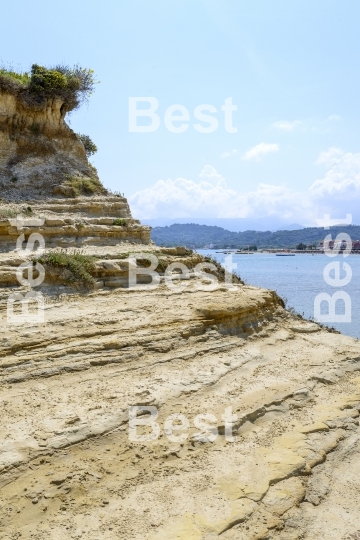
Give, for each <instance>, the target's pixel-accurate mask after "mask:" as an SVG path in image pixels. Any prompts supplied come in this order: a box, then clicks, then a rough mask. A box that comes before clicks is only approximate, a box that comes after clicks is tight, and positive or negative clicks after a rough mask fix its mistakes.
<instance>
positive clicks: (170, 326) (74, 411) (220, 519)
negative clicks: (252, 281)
mask: <svg viewBox="0 0 360 540" xmlns="http://www.w3.org/2000/svg"><path fill="white" fill-rule="evenodd" d="M5 315H6V314H5V312H2V318H3V320H2V326H3V329H4V330H3V333H2V338H1V341H0V351H1V357H0V358H1V359H0V401H1V405H2V422H1V428H0V429H1V439H0V441H1V442H0V471H1V474H0V482H1V491H0V508H1V509H0V537H1V538H4V539H15V538H21V539H24V538H34V539H37V540H38V539H39V540H42V539H44V540H45V539H46V540H48V539H54V540H58V539H59V538H61V539H62V538H64V539H67V538H69V539H70V538H88V539H91V540H92V539H94V540H95V539H114V540H115V539H119V538H124V539H139V540H140V539H148V540H160V539H161V540H162V539H164V540H165V539H166V540H171V539H174V540H175V539H179V540H180V539H182V540H200V539H204V540H210V539H213V538H217V537H219V536H221V538H223V539H224V540H228V539H229V540H230V539H234V540H235V539H239V540H240V539H241V540H242V539H254V540H255V539H265V538H271V539H281V540H290V539H300V538H309V539H315V538H316V539H318V538H321V537H325V538H329V539H332V538H333V539H341V538H351V536H349V535H351V534H355V533H356V531H357V530H360V512H359V511H358V508H359V490H360V488H359V480H358V479H359V472H360V470H359V463H360V461H359V438H360V431H359V420H358V417H359V409H360V373H359V371H360V347H359V343H358V341H357V340H355V339H353V338H349V337H345V336H342V335H340V334H336V333H330V332H328V331H327V330H326V329H322V328H320V327H319V326H318V325H316V324H314V323H311V322H306V321H303V320H301V319H298V318H295V317H294V316H292V315H290V314H289V313H287V312H286V311H285V310H284V309H283V307H282V305H281V302H280V301H279V299H278V297H277V296H276V295H275V294H274V293H272V292H270V291H266V290H262V289H258V288H255V287H250V286H244V285H238V286H237V289H236V290H234V291H229V290H227V289H226V288H225V287H224V286H220V287H219V288H218V289H217V290H215V291H212V292H206V291H198V290H196V288H195V287H194V286H193V284H191V286H189V288H188V289H187V290H185V291H184V292H181V293H176V292H173V291H169V289H168V288H167V287H165V285H161V286H160V287H159V288H158V289H156V290H154V291H146V290H144V291H130V290H126V289H121V288H119V289H116V290H114V291H113V290H100V291H95V292H93V293H90V294H87V295H78V294H72V295H71V294H68V295H64V296H63V297H61V298H59V297H55V298H51V299H49V300H48V302H47V304H46V324H45V325H44V326H42V327H39V326H36V325H34V326H31V325H24V326H18V327H9V326H7V325H6V317H5ZM134 405H137V406H154V407H156V408H157V409H158V412H159V415H158V418H157V419H156V422H157V423H158V425H159V429H160V436H159V438H157V439H155V440H152V441H149V442H132V441H130V440H129V423H128V420H129V407H130V406H134ZM229 407H231V408H232V414H233V415H236V418H234V419H233V420H232V429H233V435H234V436H235V439H234V440H233V441H231V440H226V437H225V422H224V419H223V415H224V412H225V409H227V408H229ZM174 413H176V414H183V415H185V416H186V418H188V420H189V423H190V429H189V431H185V432H184V431H176V432H174V433H173V434H176V435H177V436H178V435H179V434H181V433H185V436H184V438H183V440H179V441H171V440H169V439H168V437H167V433H166V432H165V428H164V422H165V421H166V419H167V418H168V417H169V415H171V414H174ZM199 414H211V415H213V420H212V421H211V422H210V423H211V425H212V427H213V431H212V433H213V434H215V435H217V436H215V438H214V440H213V441H212V442H209V441H205V440H203V439H202V437H201V436H199V429H198V428H197V427H195V426H194V419H195V417H196V416H197V415H199ZM208 423H209V422H208ZM141 429H143V431H141ZM139 432H141V433H145V432H149V428H146V427H144V428H139ZM209 433H210V432H208V433H207V434H208V435H209ZM186 435H187V436H186Z"/></svg>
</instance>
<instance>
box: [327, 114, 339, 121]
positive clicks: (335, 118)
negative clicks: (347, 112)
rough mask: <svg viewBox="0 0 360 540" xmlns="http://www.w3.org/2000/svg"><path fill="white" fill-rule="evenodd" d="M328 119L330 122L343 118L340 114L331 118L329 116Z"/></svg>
mask: <svg viewBox="0 0 360 540" xmlns="http://www.w3.org/2000/svg"><path fill="white" fill-rule="evenodd" d="M327 119H328V120H330V121H332V120H341V116H340V115H339V114H331V115H330V116H328V118H327Z"/></svg>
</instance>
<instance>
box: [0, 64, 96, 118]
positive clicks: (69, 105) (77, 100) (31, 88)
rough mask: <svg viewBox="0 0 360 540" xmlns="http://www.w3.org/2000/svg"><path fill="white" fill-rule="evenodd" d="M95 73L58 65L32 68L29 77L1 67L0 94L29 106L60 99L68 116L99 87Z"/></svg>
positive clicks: (77, 67)
mask: <svg viewBox="0 0 360 540" xmlns="http://www.w3.org/2000/svg"><path fill="white" fill-rule="evenodd" d="M96 83H97V82H96V80H95V77H94V72H93V70H91V69H86V68H82V67H81V66H79V65H77V64H76V65H75V66H73V67H70V66H67V65H57V66H54V67H50V68H46V67H43V66H39V65H38V64H33V65H32V66H31V71H30V73H26V72H24V73H21V72H16V71H15V70H14V69H13V68H12V67H11V66H10V67H5V66H0V90H6V91H8V92H11V93H13V94H17V95H19V96H21V97H22V98H23V100H24V101H25V102H26V103H27V104H28V105H35V106H36V105H37V106H41V105H43V104H44V103H45V102H46V99H48V98H51V97H59V98H61V99H62V100H63V101H64V110H65V111H66V112H70V111H73V110H74V109H77V108H78V107H79V106H80V105H81V104H82V103H83V102H84V101H87V99H88V98H89V96H90V95H91V94H92V93H93V91H94V90H95V86H96Z"/></svg>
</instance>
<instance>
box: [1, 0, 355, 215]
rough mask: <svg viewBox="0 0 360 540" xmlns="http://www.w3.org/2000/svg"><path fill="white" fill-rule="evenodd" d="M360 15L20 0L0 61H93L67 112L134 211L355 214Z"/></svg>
mask: <svg viewBox="0 0 360 540" xmlns="http://www.w3.org/2000/svg"><path fill="white" fill-rule="evenodd" d="M359 18H360V3H359V2H358V0H347V1H346V2H340V1H339V0H336V1H335V0H316V1H315V2H314V1H313V0H291V2H284V0H254V1H252V2H249V1H248V0H181V1H180V0H177V1H176V0H151V2H149V1H148V0H127V1H124V0H107V1H106V2H100V1H97V0H87V1H86V2H85V1H84V0H76V1H73V0H72V1H70V0H63V1H62V2H61V3H55V2H48V1H44V0H33V1H32V2H31V3H30V2H28V1H25V0H14V1H13V2H12V3H10V2H9V3H6V6H5V4H4V5H3V6H2V29H1V33H0V59H1V60H2V63H3V64H9V63H10V64H12V65H13V66H14V67H15V68H17V69H22V70H24V71H27V70H29V68H30V66H31V64H33V63H38V64H41V65H46V66H51V65H54V64H59V63H65V64H70V65H72V64H77V63H78V64H81V65H82V66H84V67H89V68H91V69H94V71H95V74H96V77H97V78H98V80H99V81H100V84H98V85H97V87H96V92H95V93H94V95H93V96H91V99H90V101H89V104H88V105H85V106H83V107H82V109H80V110H79V111H76V112H74V113H73V114H72V115H71V116H70V117H69V119H68V121H69V122H70V126H71V127H72V129H73V130H74V131H76V132H80V133H85V134H88V135H90V137H91V138H92V139H93V140H94V142H95V143H96V145H97V146H98V153H97V154H96V155H95V156H94V157H93V158H92V161H93V163H94V164H95V166H96V167H97V169H98V171H99V175H100V178H101V180H102V181H103V183H104V184H105V186H106V187H108V188H110V189H112V190H113V191H119V192H121V193H124V194H125V196H126V197H128V199H129V201H130V204H131V208H132V211H133V214H134V215H135V217H138V218H141V219H156V218H171V219H176V218H189V221H194V220H196V218H248V219H250V218H251V219H264V218H269V219H270V218H274V217H276V218H278V219H279V220H283V221H284V223H285V222H287V223H300V224H303V225H314V224H315V220H316V218H320V217H322V216H323V214H324V213H330V214H332V216H333V217H338V218H341V217H344V215H345V214H346V213H352V214H353V220H354V221H353V222H354V223H360V210H359V209H360V205H359V202H360V130H359V125H360V107H359V87H360V84H359V83H360V70H359V56H360V50H359V45H360V34H359V32H358V21H359ZM131 98H146V99H145V100H143V101H137V102H136V100H135V101H134V100H132V103H134V102H135V105H133V109H132V111H133V112H132V113H131V114H130V108H129V100H131ZM229 98H230V100H229ZM149 100H150V101H149ZM225 100H227V101H226V103H227V104H228V107H227V111H224V110H223V109H222V107H224V106H225ZM154 103H156V104H157V108H156V110H155V106H154ZM229 103H230V105H229ZM231 103H232V106H233V107H234V108H236V110H233V111H230V112H229V107H231ZM176 105H177V106H179V105H180V106H181V107H180V110H178V109H179V107H172V106H176ZM201 106H203V107H201ZM149 107H153V108H154V114H155V115H157V116H154V118H155V119H158V120H157V123H158V124H159V125H158V127H157V126H156V125H155V122H153V119H151V118H150V116H142V117H141V116H136V117H135V113H134V111H135V109H139V110H140V109H146V108H149ZM171 107H172V109H171ZM195 109H196V110H197V113H195ZM135 112H136V111H135ZM139 112H140V114H141V111H139ZM201 113H202V114H206V115H210V116H211V117H212V120H211V119H210V121H208V122H204V121H201V120H200V119H199V116H200V115H201ZM143 114H146V112H144V111H143ZM195 114H196V116H197V118H196V117H195ZM172 116H173V117H174V116H178V117H181V116H182V117H183V119H182V120H172ZM230 117H231V118H230ZM208 120H209V119H208ZM146 125H148V126H149V125H150V129H153V130H152V131H149V130H148V131H143V132H139V129H141V127H142V126H146ZM194 125H195V126H197V127H194ZM129 126H132V127H129ZM156 127H157V129H154V128H156ZM203 131H208V132H203Z"/></svg>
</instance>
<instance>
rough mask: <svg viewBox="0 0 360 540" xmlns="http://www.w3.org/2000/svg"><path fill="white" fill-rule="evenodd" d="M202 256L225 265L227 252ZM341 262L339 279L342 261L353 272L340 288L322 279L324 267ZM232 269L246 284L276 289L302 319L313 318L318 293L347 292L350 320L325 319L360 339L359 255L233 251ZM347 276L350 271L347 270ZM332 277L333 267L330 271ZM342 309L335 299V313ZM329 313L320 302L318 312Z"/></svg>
mask: <svg viewBox="0 0 360 540" xmlns="http://www.w3.org/2000/svg"><path fill="white" fill-rule="evenodd" d="M197 251H198V252H199V253H201V254H202V255H210V256H212V257H214V258H215V259H216V260H217V261H219V262H220V263H222V264H224V262H225V257H227V256H228V255H226V254H224V253H219V252H216V251H215V250H213V249H211V250H205V249H201V250H197ZM335 261H339V262H340V269H341V272H340V278H341V279H343V278H344V277H345V276H346V271H345V270H344V269H343V263H344V262H346V263H347V264H348V265H349V266H350V268H351V271H352V277H351V280H350V282H349V283H348V284H347V285H345V286H343V287H333V286H331V285H328V284H327V283H326V281H325V279H324V269H325V267H326V266H327V265H328V264H329V263H330V262H335ZM232 262H233V264H236V265H237V266H236V269H235V270H234V271H235V272H237V274H238V275H239V276H240V277H241V278H242V279H243V280H244V281H245V282H246V283H247V284H248V285H256V286H258V287H263V288H265V289H271V290H274V291H276V292H277V293H278V294H279V296H281V297H282V298H283V300H284V301H285V303H286V307H287V308H294V309H295V311H296V312H298V313H300V314H301V315H303V316H304V317H305V318H313V317H314V315H315V312H314V302H315V298H316V296H317V295H318V294H320V293H327V294H329V295H330V296H332V295H333V294H334V293H336V292H337V291H346V292H347V294H348V295H349V297H350V301H351V309H348V313H349V319H350V321H349V322H337V321H333V322H324V324H326V325H327V326H331V327H334V328H336V329H337V330H339V331H340V332H341V333H343V334H346V335H348V336H352V337H356V338H358V339H360V255H356V254H354V255H353V254H352V255H349V256H347V257H346V258H345V257H343V255H339V256H336V257H331V258H330V257H328V256H327V255H325V254H314V255H312V254H307V253H304V254H301V253H300V254H298V253H297V254H295V256H293V257H282V256H281V257H279V256H276V255H275V254H274V253H256V252H255V253H254V254H252V255H248V254H233V255H232ZM348 274H349V275H350V272H349V271H348ZM329 275H330V277H331V278H333V277H334V270H332V271H331V272H330V274H329ZM344 312H345V303H344V301H343V300H341V299H339V300H337V302H336V311H335V314H336V315H342V314H344ZM326 313H328V306H327V303H326V302H322V303H321V314H326Z"/></svg>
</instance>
